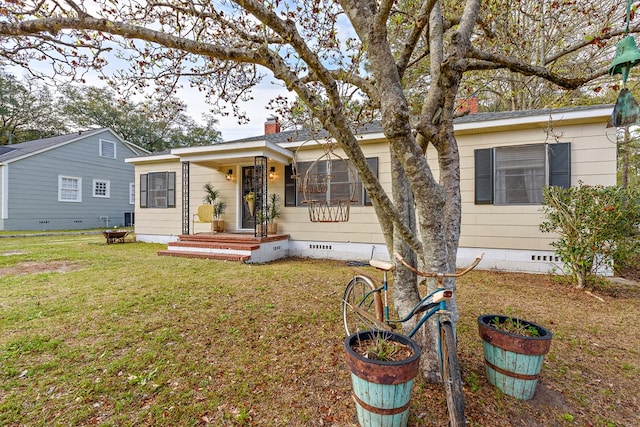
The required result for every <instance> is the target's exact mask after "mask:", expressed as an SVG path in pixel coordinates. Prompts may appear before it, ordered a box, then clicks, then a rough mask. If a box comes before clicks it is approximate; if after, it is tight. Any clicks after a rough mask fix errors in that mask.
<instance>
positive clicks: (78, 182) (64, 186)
mask: <svg viewBox="0 0 640 427" xmlns="http://www.w3.org/2000/svg"><path fill="white" fill-rule="evenodd" d="M58 201H59V202H81V201H82V178H77V177H73V176H62V175H60V176H58Z"/></svg>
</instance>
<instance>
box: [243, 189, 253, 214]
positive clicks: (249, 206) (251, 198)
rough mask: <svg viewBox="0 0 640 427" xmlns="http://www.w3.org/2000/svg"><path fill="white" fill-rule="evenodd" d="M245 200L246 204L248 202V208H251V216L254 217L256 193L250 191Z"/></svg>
mask: <svg viewBox="0 0 640 427" xmlns="http://www.w3.org/2000/svg"><path fill="white" fill-rule="evenodd" d="M244 200H245V202H247V207H248V208H249V215H251V216H253V209H254V207H255V203H256V193H254V192H253V191H249V192H248V193H247V194H246V195H245V196H244Z"/></svg>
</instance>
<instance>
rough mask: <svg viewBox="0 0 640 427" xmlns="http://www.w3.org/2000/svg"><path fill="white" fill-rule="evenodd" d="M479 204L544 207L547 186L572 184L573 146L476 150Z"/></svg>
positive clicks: (476, 180)
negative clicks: (544, 191)
mask: <svg viewBox="0 0 640 427" xmlns="http://www.w3.org/2000/svg"><path fill="white" fill-rule="evenodd" d="M474 154H475V203H476V204H495V205H518V204H519V205H523V204H541V203H542V189H543V188H544V187H545V186H547V185H553V186H560V187H564V188H566V187H569V186H570V185H571V144H569V143H557V144H531V145H518V146H507V147H495V148H487V149H480V150H475V153H474Z"/></svg>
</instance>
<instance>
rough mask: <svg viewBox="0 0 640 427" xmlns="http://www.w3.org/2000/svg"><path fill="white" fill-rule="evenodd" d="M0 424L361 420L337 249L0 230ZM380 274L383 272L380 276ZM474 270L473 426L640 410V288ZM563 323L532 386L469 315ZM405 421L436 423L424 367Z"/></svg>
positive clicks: (596, 420)
mask: <svg viewBox="0 0 640 427" xmlns="http://www.w3.org/2000/svg"><path fill="white" fill-rule="evenodd" d="M0 245H2V246H0V255H3V254H4V255H5V256H0V330H1V331H2V333H0V425H9V426H23V425H24V426H27V425H28V426H69V425H73V426H76V425H78V426H79V425H96V426H131V425H145V426H147V425H152V426H200V425H212V426H254V425H256V426H283V425H293V426H295V425H300V426H316V425H333V426H355V425H357V421H356V418H355V408H354V403H353V400H352V398H351V387H350V382H349V381H350V380H349V375H348V373H347V370H346V367H345V363H344V356H343V340H344V333H343V330H342V322H341V312H340V300H341V298H342V292H343V289H344V286H345V284H346V283H347V281H348V279H349V278H350V277H351V275H352V274H353V271H352V269H351V268H350V267H347V266H345V264H344V263H341V262H335V261H323V260H301V259H293V260H285V261H280V262H274V263H271V264H266V265H249V264H238V263H228V262H218V261H210V260H197V259H182V258H170V257H158V256H157V255H156V252H157V251H158V250H160V249H163V248H164V245H155V244H143V243H130V244H124V245H122V244H114V245H105V244H104V238H103V237H102V236H101V235H56V236H48V237H41V236H39V237H21V238H2V239H0ZM372 274H375V273H372ZM599 295H600V296H602V297H603V298H604V299H605V300H606V303H601V302H600V301H598V300H597V299H595V298H593V297H592V296H589V295H587V294H586V293H583V292H579V291H575V290H573V289H571V288H569V287H565V286H561V285H558V284H554V283H552V281H551V280H549V278H548V277H546V276H531V275H524V274H522V275H519V274H500V273H491V272H472V273H471V274H469V275H468V276H466V277H465V278H463V280H461V281H460V283H459V285H458V303H459V306H460V310H461V321H460V323H459V327H458V333H459V349H458V351H459V354H460V360H461V364H462V370H463V372H462V375H463V378H464V379H465V402H466V408H467V414H468V418H469V420H470V424H469V425H471V426H496V427H500V426H512V425H561V426H562V425H593V426H625V425H638V424H640V418H639V416H638V413H640V401H639V398H637V397H636V396H637V378H638V377H639V376H640V350H638V349H640V327H639V326H638V320H637V319H638V318H640V308H639V307H640V304H638V300H639V299H640V291H638V289H637V288H624V289H623V288H611V289H608V290H603V291H601V292H600V293H599ZM507 308H509V309H510V310H511V311H510V312H513V314H514V316H517V317H519V318H522V319H525V320H530V321H533V322H536V323H539V324H541V325H543V326H545V327H547V328H549V329H550V330H551V331H552V332H553V333H554V340H553V344H552V347H551V351H550V353H549V354H548V355H547V358H546V360H545V365H544V367H543V370H542V379H541V381H540V383H539V385H538V393H537V394H536V397H535V398H534V399H533V400H531V401H528V402H522V401H518V400H516V399H513V398H511V397H508V396H505V395H503V394H502V393H500V392H499V390H497V389H495V388H494V387H492V386H491V385H490V384H488V383H487V381H486V378H485V375H484V368H483V365H482V363H483V362H482V353H481V343H480V339H479V338H478V333H477V326H476V325H475V319H476V317H477V316H478V315H480V314H486V313H496V314H500V313H504V312H505V311H507ZM413 396H414V398H413V399H412V407H411V419H410V425H411V426H413V425H427V426H437V425H446V423H445V422H444V419H445V418H444V417H445V408H446V404H445V403H444V396H443V393H442V390H441V387H439V386H436V385H431V384H427V383H425V382H424V381H421V380H419V381H417V384H416V386H415V390H414V394H413Z"/></svg>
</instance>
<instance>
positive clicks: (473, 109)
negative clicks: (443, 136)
mask: <svg viewBox="0 0 640 427" xmlns="http://www.w3.org/2000/svg"><path fill="white" fill-rule="evenodd" d="M457 104H458V106H457V108H456V113H457V114H474V113H477V112H478V98H477V97H475V96H473V97H469V98H464V99H458V102H457Z"/></svg>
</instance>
